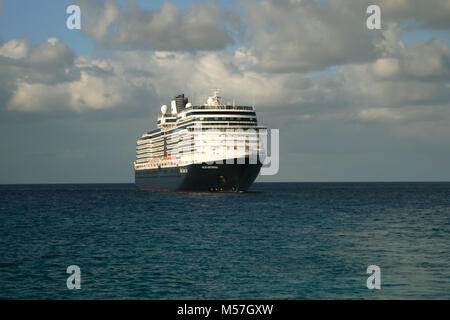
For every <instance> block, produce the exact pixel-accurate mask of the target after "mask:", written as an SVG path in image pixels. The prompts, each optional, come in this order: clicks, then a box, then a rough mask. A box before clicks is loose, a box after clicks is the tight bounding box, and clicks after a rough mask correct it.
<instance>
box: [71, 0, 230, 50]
mask: <svg viewBox="0 0 450 320" xmlns="http://www.w3.org/2000/svg"><path fill="white" fill-rule="evenodd" d="M78 2H79V4H80V6H81V9H82V11H83V17H84V18H83V19H84V20H83V28H82V31H83V32H85V33H86V34H87V35H89V36H90V37H92V38H93V39H94V40H95V41H96V43H97V44H99V45H102V46H105V47H112V48H130V49H139V48H144V49H154V50H173V51H182V50H187V51H197V50H220V49H223V48H225V47H226V46H227V45H228V44H231V43H233V38H232V36H231V33H230V31H229V29H230V28H231V27H233V26H234V25H235V24H236V23H237V20H236V18H235V17H234V16H233V15H232V14H231V13H230V12H227V11H226V10H224V9H223V8H221V7H220V6H218V5H217V4H216V3H215V2H204V3H201V4H193V5H190V6H189V7H188V8H187V9H180V8H178V7H176V6H175V5H174V4H172V3H170V2H165V3H164V4H163V6H162V7H161V8H160V9H158V10H151V11H150V10H143V9H141V8H139V7H138V6H136V5H135V4H134V2H133V1H128V2H127V3H126V4H125V5H124V6H121V5H119V4H118V3H117V2H116V1H112V0H109V1H106V2H100V1H98V0H95V1H90V0H89V1H87V0H79V1H78Z"/></svg>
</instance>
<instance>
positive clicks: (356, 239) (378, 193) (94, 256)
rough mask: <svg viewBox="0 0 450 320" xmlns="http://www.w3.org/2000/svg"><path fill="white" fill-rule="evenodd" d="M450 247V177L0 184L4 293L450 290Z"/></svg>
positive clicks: (122, 295)
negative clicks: (220, 188)
mask: <svg viewBox="0 0 450 320" xmlns="http://www.w3.org/2000/svg"><path fill="white" fill-rule="evenodd" d="M449 248H450V183H260V184H255V185H254V186H253V187H252V192H249V193H244V194H214V193H197V194H195V193H157V192H153V193H152V192H139V191H136V190H135V189H134V186H133V185H132V184H105V185H14V186H11V185H3V186H0V288H1V290H0V298H3V299H130V298H132V299H385V298H394V299H400V298H405V299H418V298H424V299H449V298H450V268H449V267H450V250H449ZM372 264H375V265H378V266H379V267H380V268H381V290H368V289H367V287H366V280H367V277H368V276H369V275H368V274H366V269H367V266H369V265H372ZM69 265H78V266H79V267H80V268H81V278H82V282H81V290H68V289H67V287H66V279H67V277H68V276H69V275H68V274H67V273H66V268H67V267H68V266H69Z"/></svg>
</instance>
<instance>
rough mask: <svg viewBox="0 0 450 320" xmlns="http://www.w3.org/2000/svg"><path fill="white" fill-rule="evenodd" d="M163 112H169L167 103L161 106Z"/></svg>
mask: <svg viewBox="0 0 450 320" xmlns="http://www.w3.org/2000/svg"><path fill="white" fill-rule="evenodd" d="M161 112H162V114H166V113H167V106H166V105H163V106H162V107H161Z"/></svg>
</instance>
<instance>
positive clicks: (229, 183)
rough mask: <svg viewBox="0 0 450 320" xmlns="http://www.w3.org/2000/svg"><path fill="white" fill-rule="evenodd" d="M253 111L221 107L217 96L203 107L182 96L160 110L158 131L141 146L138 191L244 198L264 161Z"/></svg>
mask: <svg viewBox="0 0 450 320" xmlns="http://www.w3.org/2000/svg"><path fill="white" fill-rule="evenodd" d="M265 137H267V129H266V128H265V127H262V126H259V125H258V121H257V118H256V113H255V108H254V106H240V105H235V103H232V104H231V103H227V104H223V103H222V102H221V97H220V96H219V95H218V91H217V90H215V91H214V94H213V95H212V96H210V97H209V98H208V99H207V101H206V103H205V104H203V105H193V104H192V103H190V102H189V100H188V98H187V97H185V96H184V94H179V95H176V96H175V97H174V99H173V100H171V103H170V108H169V107H168V106H167V105H163V106H162V107H161V113H160V115H159V117H158V120H157V128H156V129H154V130H151V131H148V132H147V133H145V134H143V135H142V136H141V137H140V139H139V140H138V141H137V147H136V149H137V150H136V161H135V162H134V171H135V185H136V188H137V189H141V190H152V191H212V192H242V191H246V190H248V188H249V187H250V186H251V185H252V183H253V182H254V180H255V179H256V177H257V176H258V174H259V172H260V169H261V166H262V163H263V161H264V157H265V150H264V148H263V147H264V144H263V143H262V141H263V140H262V139H263V138H265Z"/></svg>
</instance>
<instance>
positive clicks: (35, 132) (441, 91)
mask: <svg viewBox="0 0 450 320" xmlns="http://www.w3.org/2000/svg"><path fill="white" fill-rule="evenodd" d="M71 4H77V5H79V6H80V8H81V30H69V29H67V27H66V19H67V17H68V14H66V8H67V7H68V6H69V5H71ZM370 4H376V5H379V6H380V8H381V25H382V28H381V29H380V30H369V29H368V28H367V27H366V20H367V18H368V16H369V15H368V14H367V13H366V8H367V7H368V6H369V5H370ZM214 87H218V88H220V89H221V95H222V96H223V97H224V100H225V101H233V100H235V101H236V103H239V104H253V103H254V104H255V106H256V110H257V115H258V120H259V122H260V123H261V124H263V125H265V126H267V127H268V128H275V129H279V130H280V170H279V172H278V174H276V175H273V176H260V177H259V178H258V180H257V181H259V182H264V181H300V182H302V181H305V182H310V181H311V182H313V181H450V143H449V141H450V1H448V0H430V1H421V0H379V1H365V0H358V1H357V0H317V1H314V0H244V1H238V0H234V1H206V0H205V1H171V2H167V1H144V0H139V1H138V0H135V1H132V0H128V1H125V0H124V1H116V0H110V1H101V0H89V1H88V0H79V1H76V0H67V1H66V0H64V1H61V0H43V1H33V0H14V1H13V0H0V150H2V151H1V156H0V184H14V183H114V182H118V183H122V182H124V183H126V182H133V181H134V173H133V161H134V159H135V144H136V140H137V139H138V138H139V137H140V135H141V134H142V133H144V132H146V131H147V130H149V129H152V128H154V127H155V126H156V117H157V115H158V111H159V109H160V106H161V105H162V104H168V103H169V101H170V99H171V98H172V97H173V96H174V95H175V94H177V93H179V92H184V93H185V94H187V95H188V96H189V98H190V100H191V101H194V102H195V103H204V102H206V98H207V96H208V95H209V94H210V91H209V89H210V88H214ZM204 100H205V101H204Z"/></svg>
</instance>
